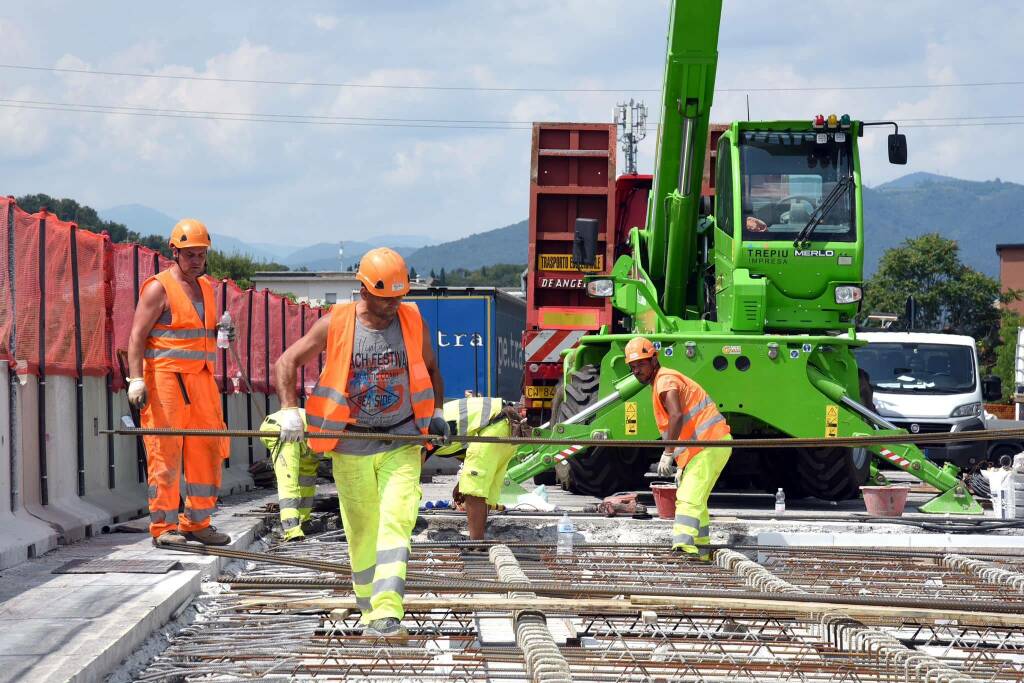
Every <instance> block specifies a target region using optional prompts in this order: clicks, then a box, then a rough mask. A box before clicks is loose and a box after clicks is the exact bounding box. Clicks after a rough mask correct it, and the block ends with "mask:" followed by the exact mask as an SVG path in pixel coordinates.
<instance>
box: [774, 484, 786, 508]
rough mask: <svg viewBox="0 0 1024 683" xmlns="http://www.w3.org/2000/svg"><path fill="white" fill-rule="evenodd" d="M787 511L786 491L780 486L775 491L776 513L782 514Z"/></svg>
mask: <svg viewBox="0 0 1024 683" xmlns="http://www.w3.org/2000/svg"><path fill="white" fill-rule="evenodd" d="M785 511H786V492H785V491H783V490H782V488H781V487H780V488H779V490H778V491H776V492H775V514H777V515H781V514H782V513H783V512H785Z"/></svg>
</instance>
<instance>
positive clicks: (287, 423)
mask: <svg viewBox="0 0 1024 683" xmlns="http://www.w3.org/2000/svg"><path fill="white" fill-rule="evenodd" d="M277 424H278V425H280V427H281V436H280V438H281V441H282V443H298V442H299V441H303V440H305V438H306V437H305V435H304V434H303V432H305V430H306V426H305V425H304V424H302V413H300V412H299V409H298V408H285V409H284V410H282V411H281V415H280V416H278V419H277Z"/></svg>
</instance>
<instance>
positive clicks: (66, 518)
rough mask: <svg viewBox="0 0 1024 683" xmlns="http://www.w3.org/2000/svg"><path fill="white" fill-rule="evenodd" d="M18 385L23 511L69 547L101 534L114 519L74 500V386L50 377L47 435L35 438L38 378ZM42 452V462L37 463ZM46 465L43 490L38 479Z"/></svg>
mask: <svg viewBox="0 0 1024 683" xmlns="http://www.w3.org/2000/svg"><path fill="white" fill-rule="evenodd" d="M24 379H25V383H24V384H22V383H21V382H18V383H17V385H16V389H17V391H16V396H17V415H18V418H17V423H16V424H17V429H18V433H19V435H20V445H19V446H20V447H19V449H18V455H19V456H20V459H21V461H22V472H21V482H20V485H21V490H22V492H23V501H24V506H25V509H26V510H27V511H28V512H29V513H31V514H32V515H34V516H36V517H38V518H40V519H43V520H46V521H47V522H49V523H51V524H53V525H55V526H56V527H57V528H58V529H59V530H60V541H61V542H63V543H70V542H73V541H77V540H80V539H82V538H85V537H87V536H92V535H94V534H97V533H100V532H101V531H102V528H103V527H104V526H106V525H109V524H110V523H111V522H112V521H113V515H111V514H110V513H108V512H107V511H105V510H103V509H101V508H98V507H96V506H95V505H92V504H90V503H88V502H86V501H84V500H82V499H81V498H79V496H78V456H77V447H76V444H75V388H74V387H75V381H74V380H73V379H72V378H70V377H56V376H51V377H48V378H47V381H46V385H45V392H46V393H45V397H46V433H45V434H40V433H39V402H38V399H39V379H38V378H37V377H34V376H31V375H29V376H26V377H25V378H24ZM41 445H42V446H45V449H44V448H41ZM44 451H45V461H43V459H42V458H41V456H42V455H43V453H44ZM43 462H45V473H46V489H45V493H46V495H45V497H44V495H43V483H42V474H43V467H42V466H41V464H42V463H43Z"/></svg>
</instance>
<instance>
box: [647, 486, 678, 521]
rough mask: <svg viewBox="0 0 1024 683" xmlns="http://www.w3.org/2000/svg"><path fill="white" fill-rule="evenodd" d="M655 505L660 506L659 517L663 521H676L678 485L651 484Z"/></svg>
mask: <svg viewBox="0 0 1024 683" xmlns="http://www.w3.org/2000/svg"><path fill="white" fill-rule="evenodd" d="M651 492H652V493H653V494H654V504H655V505H657V506H658V516H659V517H661V518H662V519H675V516H676V485H675V484H651Z"/></svg>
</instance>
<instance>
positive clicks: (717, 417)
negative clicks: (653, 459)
mask: <svg viewBox="0 0 1024 683" xmlns="http://www.w3.org/2000/svg"><path fill="white" fill-rule="evenodd" d="M666 373H667V374H670V375H674V376H676V377H678V378H679V379H680V380H681V381H682V383H683V386H684V387H685V391H680V392H679V400H680V401H681V402H682V405H681V406H680V408H682V411H683V415H685V416H686V421H685V422H684V423H683V428H682V429H681V430H680V432H679V434H677V435H675V436H672V435H669V434H666V433H665V432H666V431H667V430H668V411H666V410H665V406H663V405H662V404H661V396H659V395H658V392H657V390H653V391H652V392H651V393H652V394H653V396H654V419H655V421H656V422H657V423H658V431H660V432H661V434H662V438H664V439H665V440H680V441H683V440H687V441H688V440H692V439H697V440H700V441H717V440H718V439H724V438H725V437H726V436H729V434H730V430H729V423H727V422H726V421H725V418H724V417H722V414H721V413H720V412H718V407H717V406H716V405H715V402H714V401H712V400H711V397H710V396H708V394H707V392H706V391H704V388H703V387H702V386H701V385H699V384H697V383H696V382H694V381H693V380H692V379H690V378H689V377H687V376H686V375H684V374H683V373H681V372H679V371H677V370H672V369H671V368H665V367H663V368H661V369H659V370H658V374H657V375H655V377H654V386H657V382H658V378H659V377H661V376H663V375H664V374H666ZM701 450H703V449H701V448H700V447H699V446H691V447H689V448H686V449H683V451H682V452H681V453H679V454H678V455H676V464H677V465H679V467H680V468H683V467H686V464H687V463H688V462H690V460H692V459H693V456H695V455H697V453H699V452H700V451H701Z"/></svg>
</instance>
